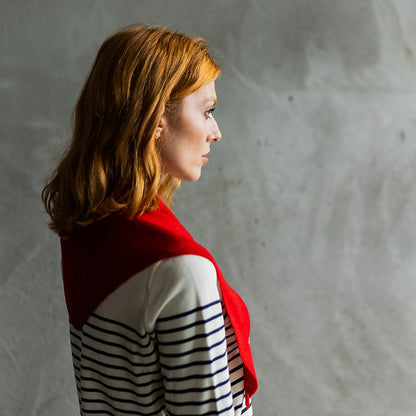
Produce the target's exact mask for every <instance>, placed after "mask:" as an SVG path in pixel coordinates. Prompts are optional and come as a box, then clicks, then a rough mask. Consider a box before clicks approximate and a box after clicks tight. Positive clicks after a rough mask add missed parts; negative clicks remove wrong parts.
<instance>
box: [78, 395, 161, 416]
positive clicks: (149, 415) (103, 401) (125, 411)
mask: <svg viewBox="0 0 416 416" xmlns="http://www.w3.org/2000/svg"><path fill="white" fill-rule="evenodd" d="M83 402H85V403H102V404H105V405H107V406H108V407H111V408H112V409H113V410H115V411H116V412H118V413H124V414H127V415H137V411H136V410H134V411H132V410H124V409H119V408H117V407H115V406H113V405H112V404H111V403H108V402H106V401H105V400H85V399H84V400H83ZM164 407H165V406H164V405H163V406H162V407H161V408H160V409H158V410H156V411H155V412H151V413H141V414H142V415H146V416H153V415H158V414H160V412H161V411H162V410H163V409H164ZM82 413H91V414H94V413H95V414H100V413H106V414H110V415H113V416H115V415H114V414H113V413H109V412H108V410H87V409H82Z"/></svg>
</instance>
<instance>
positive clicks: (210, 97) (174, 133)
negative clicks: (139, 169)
mask: <svg viewBox="0 0 416 416" xmlns="http://www.w3.org/2000/svg"><path fill="white" fill-rule="evenodd" d="M216 102H217V96H216V94H215V83H214V81H212V82H210V83H209V84H207V85H205V86H204V87H202V88H201V89H199V90H198V91H196V92H194V93H193V94H191V95H188V96H187V97H185V98H184V99H183V100H182V101H181V102H180V103H179V104H178V105H179V109H178V110H177V111H172V112H165V113H164V115H163V116H162V119H161V121H160V124H159V128H158V134H160V136H161V138H160V140H161V145H160V152H161V157H162V164H163V167H164V169H165V172H167V173H170V174H171V175H172V176H174V177H175V178H178V179H182V180H185V181H196V180H197V179H199V177H200V176H201V169H202V166H204V165H206V164H207V163H208V157H207V155H208V153H209V151H210V145H211V143H213V142H217V141H219V140H221V132H220V129H219V128H218V125H217V122H216V121H215V119H214V116H213V111H214V106H215V104H216Z"/></svg>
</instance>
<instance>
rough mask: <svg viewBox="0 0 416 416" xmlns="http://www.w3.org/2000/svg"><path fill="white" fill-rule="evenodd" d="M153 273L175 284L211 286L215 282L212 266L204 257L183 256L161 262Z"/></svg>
mask: <svg viewBox="0 0 416 416" xmlns="http://www.w3.org/2000/svg"><path fill="white" fill-rule="evenodd" d="M154 273H155V274H157V275H158V276H159V277H162V278H168V279H169V281H170V282H171V283H176V284H180V283H182V284H190V285H192V284H195V283H197V284H198V285H201V284H204V283H206V284H212V283H213V282H216V280H217V273H216V270H215V266H214V264H213V263H212V262H211V260H209V259H207V258H206V257H203V256H199V255H195V254H184V255H179V256H175V257H171V258H168V259H165V260H161V261H159V262H158V264H157V265H155V270H154Z"/></svg>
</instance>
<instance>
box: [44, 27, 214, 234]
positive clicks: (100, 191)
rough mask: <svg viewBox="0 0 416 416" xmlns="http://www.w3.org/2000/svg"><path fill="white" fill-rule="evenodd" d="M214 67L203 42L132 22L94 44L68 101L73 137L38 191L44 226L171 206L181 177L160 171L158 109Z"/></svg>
mask: <svg viewBox="0 0 416 416" xmlns="http://www.w3.org/2000/svg"><path fill="white" fill-rule="evenodd" d="M220 71H221V69H220V67H219V66H218V64H217V63H216V62H215V61H214V59H213V58H212V57H211V56H210V54H209V52H208V44H207V42H206V41H205V40H204V39H202V38H199V37H196V38H195V37H191V36H188V35H185V34H182V33H179V32H176V31H171V30H168V29H167V28H164V27H156V26H147V25H132V26H128V27H126V28H124V29H123V30H121V31H119V32H117V33H115V34H114V35H113V36H111V37H109V38H108V39H107V40H106V41H105V42H104V43H103V44H102V46H101V47H100V49H99V51H98V53H97V56H96V58H95V61H94V64H93V66H92V69H91V72H90V74H89V76H88V78H87V80H86V82H85V85H84V87H83V89H82V91H81V94H80V96H79V99H78V102H77V105H76V107H75V118H74V128H73V134H72V140H71V143H70V145H69V147H68V148H67V150H66V151H65V153H64V155H63V157H62V159H61V161H60V163H59V164H58V166H57V168H56V169H55V171H54V172H53V174H52V177H51V180H50V181H49V182H48V183H47V185H46V186H45V188H44V189H43V192H42V200H43V203H44V205H45V208H46V211H47V213H48V214H49V216H50V217H51V222H50V224H49V225H50V227H51V229H52V230H54V231H55V232H57V233H58V234H59V235H60V236H69V235H70V234H71V233H72V232H73V231H74V230H75V229H76V228H77V227H78V226H85V225H88V224H90V223H91V222H93V221H94V220H97V219H102V218H105V217H106V216H108V215H110V214H111V213H113V212H117V211H125V212H126V214H127V215H128V216H129V218H132V217H133V216H134V215H135V214H137V213H139V214H140V213H142V212H144V211H151V210H154V209H156V208H157V206H158V199H159V198H162V199H163V200H164V201H165V202H167V203H168V204H170V205H171V198H172V196H173V193H174V191H175V190H176V189H177V188H178V186H179V185H180V180H179V179H177V178H174V177H173V176H171V175H170V174H166V173H163V170H162V167H161V160H160V155H159V152H158V145H157V139H155V131H156V128H157V126H158V124H159V121H160V119H161V117H162V115H163V112H164V111H165V110H169V108H170V106H171V105H172V104H175V103H178V102H180V100H181V99H183V98H185V97H186V96H187V95H189V94H192V93H193V92H195V91H197V90H198V89H199V88H201V87H203V86H204V85H206V84H207V83H209V82H211V81H213V80H215V79H216V78H217V77H218V75H219V73H220Z"/></svg>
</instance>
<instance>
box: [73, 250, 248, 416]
mask: <svg viewBox="0 0 416 416" xmlns="http://www.w3.org/2000/svg"><path fill="white" fill-rule="evenodd" d="M70 330H71V331H70V334H71V347H72V356H73V364H74V371H75V379H76V386H77V392H78V399H79V405H80V412H81V415H89V414H94V415H146V416H148V415H172V416H173V415H192V416H197V415H223V416H230V415H243V414H244V415H245V416H249V415H252V407H251V404H250V407H249V408H247V407H246V406H245V404H244V402H245V400H244V387H243V364H242V360H241V358H240V354H239V351H238V346H237V341H236V339H235V335H234V331H233V328H232V326H231V324H230V320H229V318H228V316H227V313H226V310H225V308H224V305H223V303H222V300H221V291H220V289H219V285H218V283H217V276H216V271H215V267H214V265H213V264H212V263H211V262H210V261H209V260H208V259H206V258H205V257H201V256H197V255H181V256H177V257H173V258H169V259H167V260H161V261H158V262H157V263H155V264H153V265H151V266H149V267H148V268H146V269H144V270H142V271H141V272H139V273H137V274H136V275H135V276H133V277H131V278H130V279H128V280H127V281H126V282H125V283H124V284H122V285H121V286H120V287H118V288H117V290H116V291H114V292H113V293H111V294H110V295H109V296H108V297H107V298H106V299H105V300H104V301H103V302H102V303H101V304H100V305H99V307H98V308H97V309H96V310H95V311H94V313H93V314H92V315H91V316H90V317H89V319H88V320H87V322H86V323H85V324H84V325H83V327H82V329H81V330H79V331H78V330H76V329H75V328H74V327H73V326H72V325H70Z"/></svg>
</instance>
